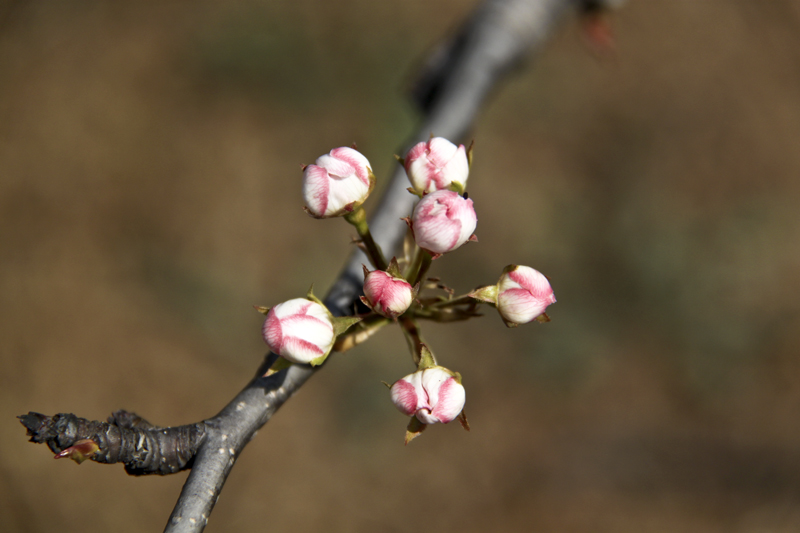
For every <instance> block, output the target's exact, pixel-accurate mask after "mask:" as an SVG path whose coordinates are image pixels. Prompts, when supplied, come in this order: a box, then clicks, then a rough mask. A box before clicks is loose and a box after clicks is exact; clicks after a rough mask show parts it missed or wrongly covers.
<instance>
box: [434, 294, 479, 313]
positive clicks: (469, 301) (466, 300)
mask: <svg viewBox="0 0 800 533" xmlns="http://www.w3.org/2000/svg"><path fill="white" fill-rule="evenodd" d="M476 303H478V304H480V303H484V302H481V301H479V300H476V299H475V298H472V297H471V296H468V295H466V294H465V295H463V296H459V297H458V298H452V299H450V300H442V301H441V302H436V303H432V304H430V305H428V306H426V307H427V308H428V309H445V308H447V307H456V306H459V305H473V304H476Z"/></svg>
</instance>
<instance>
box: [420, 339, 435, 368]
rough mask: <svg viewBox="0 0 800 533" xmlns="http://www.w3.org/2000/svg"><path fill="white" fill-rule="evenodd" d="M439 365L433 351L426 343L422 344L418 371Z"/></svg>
mask: <svg viewBox="0 0 800 533" xmlns="http://www.w3.org/2000/svg"><path fill="white" fill-rule="evenodd" d="M436 366H439V365H437V364H436V358H435V357H434V356H433V353H432V352H431V351H430V350H429V349H428V347H427V346H425V345H424V344H420V353H419V363H418V364H417V371H420V370H426V369H428V368H434V367H436Z"/></svg>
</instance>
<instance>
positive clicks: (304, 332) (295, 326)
mask: <svg viewBox="0 0 800 533" xmlns="http://www.w3.org/2000/svg"><path fill="white" fill-rule="evenodd" d="M261 333H262V335H263V336H264V341H265V342H266V343H267V345H268V346H269V349H270V350H272V351H273V352H275V353H276V354H278V355H280V356H283V357H284V358H286V359H287V360H289V361H291V362H292V363H310V362H312V361H314V360H315V359H319V358H320V357H325V356H327V355H328V354H329V353H330V351H331V348H332V347H333V341H334V340H335V338H336V335H335V333H334V324H333V318H332V317H331V314H330V313H329V312H328V310H327V309H326V308H325V307H324V306H322V305H320V304H318V303H317V302H313V301H311V300H308V299H306V298H295V299H293V300H289V301H286V302H283V303H281V304H278V305H276V306H275V307H273V308H272V309H270V310H269V312H268V313H267V320H266V321H265V322H264V328H263V329H262V331H261Z"/></svg>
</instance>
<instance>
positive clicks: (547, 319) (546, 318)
mask: <svg viewBox="0 0 800 533" xmlns="http://www.w3.org/2000/svg"><path fill="white" fill-rule="evenodd" d="M536 321H537V322H541V323H542V324H544V323H545V322H550V317H549V316H547V313H542V314H541V315H539V316H537V317H536Z"/></svg>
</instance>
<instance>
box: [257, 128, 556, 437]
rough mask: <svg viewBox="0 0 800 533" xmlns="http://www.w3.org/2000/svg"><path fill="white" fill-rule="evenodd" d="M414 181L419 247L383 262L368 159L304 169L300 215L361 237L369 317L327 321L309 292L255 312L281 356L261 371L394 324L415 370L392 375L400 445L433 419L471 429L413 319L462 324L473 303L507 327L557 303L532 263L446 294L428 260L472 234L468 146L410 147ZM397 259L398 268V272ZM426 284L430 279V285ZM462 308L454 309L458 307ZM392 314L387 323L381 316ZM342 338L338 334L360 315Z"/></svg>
mask: <svg viewBox="0 0 800 533" xmlns="http://www.w3.org/2000/svg"><path fill="white" fill-rule="evenodd" d="M398 159H399V160H400V161H401V163H402V164H403V166H404V168H405V171H406V174H407V176H408V179H409V181H410V182H411V185H412V187H411V188H410V189H409V190H410V191H411V192H412V193H413V194H415V195H417V196H419V198H420V199H419V202H418V203H417V205H416V206H415V207H414V209H413V212H412V214H411V216H410V217H409V218H407V219H404V220H406V222H407V224H408V225H409V227H410V230H411V235H412V236H413V238H414V241H415V243H416V246H415V247H413V251H412V250H411V249H410V248H409V249H408V250H406V253H405V254H404V257H403V259H401V261H399V262H398V260H397V259H396V258H392V260H391V261H390V262H388V264H387V261H386V259H385V258H384V256H383V252H382V251H381V249H380V247H379V246H378V245H377V243H376V242H375V241H374V240H373V238H372V236H371V235H370V233H369V226H368V224H367V218H366V213H365V211H364V209H363V208H362V207H361V205H362V204H363V203H364V201H365V200H366V199H367V197H368V195H369V194H370V192H371V191H372V188H373V187H374V185H375V176H374V175H373V173H372V169H371V166H370V163H369V161H368V160H367V158H366V157H364V155H362V154H361V153H359V152H358V151H357V150H355V149H354V148H347V147H341V148H334V149H333V150H331V151H330V153H328V154H325V155H322V156H320V157H319V158H317V160H316V162H315V163H314V164H313V165H307V166H305V167H304V168H303V197H304V200H305V204H306V206H305V209H306V211H307V212H308V213H309V214H310V215H311V216H313V217H315V218H332V217H339V216H342V217H344V218H345V220H347V222H348V223H350V224H352V225H353V226H354V227H355V228H356V231H357V232H358V235H359V240H357V241H356V243H357V244H358V246H359V247H360V248H361V249H362V250H363V251H364V252H365V253H366V254H367V256H368V258H369V260H370V262H371V263H372V264H373V266H374V267H375V270H372V271H370V270H369V269H368V268H367V267H366V266H365V267H364V284H363V292H364V296H363V297H361V301H362V302H363V303H364V304H365V305H366V306H367V307H368V308H369V309H370V310H371V313H366V314H363V315H358V316H353V317H334V316H333V315H332V314H331V312H330V311H329V310H328V309H327V308H326V307H325V305H324V304H323V303H322V302H320V301H319V300H318V299H317V298H316V297H314V295H313V294H312V293H311V292H310V291H309V293H308V295H307V296H306V297H305V298H295V299H292V300H289V301H286V302H283V303H281V304H278V305H276V306H274V307H273V308H272V309H266V308H259V309H260V310H261V311H262V312H264V314H266V315H267V316H266V320H265V322H264V326H263V329H262V334H263V338H264V341H265V342H266V343H267V345H268V346H269V348H270V349H271V350H272V351H273V352H274V353H276V354H278V355H279V356H281V358H280V359H279V360H278V362H276V363H275V364H273V366H272V368H271V369H270V370H269V371H268V372H267V374H266V375H269V374H270V373H273V372H277V371H279V370H280V369H282V368H285V367H287V366H289V365H290V364H294V363H297V364H311V365H319V364H321V363H322V362H323V361H324V360H325V359H326V358H327V357H328V355H329V354H330V352H331V351H332V350H333V349H334V347H335V349H337V350H340V351H344V350H346V349H349V347H352V346H354V345H356V344H358V343H359V342H362V341H363V340H364V339H366V338H367V337H369V336H370V335H371V334H372V332H374V331H375V330H377V328H378V327H380V326H382V325H384V324H386V323H388V322H389V320H392V321H395V322H397V323H399V324H400V325H401V326H402V327H403V329H404V332H405V334H406V337H407V339H408V341H409V346H412V347H413V350H414V354H413V356H414V361H415V363H416V365H417V369H416V371H415V372H413V373H411V374H409V375H407V376H405V377H403V378H402V379H399V380H397V381H396V382H395V383H394V384H393V385H391V386H390V389H391V400H392V402H393V403H394V405H395V406H396V407H397V409H398V410H399V411H400V412H401V413H403V414H404V415H406V416H409V417H411V419H410V422H409V425H408V429H407V432H406V443H408V442H409V441H410V440H411V439H413V438H415V437H416V436H417V435H419V434H420V433H421V432H422V431H423V430H424V429H425V428H426V427H427V425H430V424H436V423H442V424H447V423H449V422H452V421H453V420H455V419H459V421H460V422H461V423H462V425H463V426H464V428H465V429H469V425H468V423H467V420H466V416H465V414H464V404H465V401H466V391H465V389H464V386H463V385H462V382H461V375H460V374H458V373H457V372H453V371H451V370H448V369H447V368H445V367H443V366H440V365H439V364H438V363H437V362H436V359H435V358H434V357H433V354H432V353H431V351H430V350H429V349H428V348H427V346H426V345H425V344H424V343H423V342H422V340H421V338H420V336H419V332H418V330H417V325H416V322H415V321H414V320H415V318H427V319H432V320H439V321H450V320H466V319H469V318H472V317H475V316H480V315H479V314H478V313H477V312H476V308H477V306H478V302H475V300H478V301H479V302H485V303H488V304H490V305H492V306H494V307H496V308H497V310H498V312H499V313H500V316H501V317H502V319H503V321H504V322H505V323H506V325H508V326H509V327H513V326H517V325H519V324H524V323H527V322H531V321H533V320H539V321H547V320H549V317H547V315H546V314H545V310H546V309H547V307H548V306H549V305H551V304H553V303H555V301H556V299H555V296H554V294H553V289H552V287H551V286H550V283H549V281H548V279H547V278H546V277H545V276H544V275H543V274H541V273H540V272H538V271H537V270H534V269H533V268H530V267H527V266H518V265H510V266H508V267H506V268H505V270H504V271H503V274H502V275H501V276H500V279H499V281H498V282H497V283H496V284H495V285H491V286H485V287H480V288H478V289H475V290H474V291H472V292H471V293H469V294H467V295H465V296H462V297H459V298H453V297H452V290H450V289H447V288H446V287H445V286H444V285H442V284H441V283H439V282H438V280H436V279H434V278H425V277H424V275H425V274H426V273H427V269H428V267H430V265H431V261H432V260H433V259H436V258H437V257H440V256H441V255H442V254H445V253H448V252H452V251H453V250H456V249H457V248H459V247H460V246H461V245H463V244H464V243H465V242H467V241H470V240H472V241H475V240H477V239H476V237H475V235H474V232H475V228H476V227H477V222H478V219H477V215H476V214H475V209H474V206H473V201H472V200H471V199H469V197H468V196H467V194H466V192H465V189H466V186H467V179H468V177H469V169H470V164H471V161H472V147H471V146H470V148H469V149H466V148H465V147H464V145H458V146H456V145H455V144H453V143H451V142H450V141H448V140H447V139H444V138H441V137H432V138H431V139H430V140H428V141H426V142H421V143H418V144H417V145H415V146H414V147H412V148H411V150H409V152H408V153H407V154H406V157H405V158H403V159H400V158H398ZM400 263H404V264H405V267H404V268H405V273H403V272H401V269H400ZM431 280H433V281H434V282H435V283H431ZM434 285H435V286H436V287H438V288H439V289H445V290H446V291H448V293H449V294H448V296H447V297H434V298H430V297H429V298H420V299H419V300H417V294H418V292H419V290H420V286H423V287H426V288H430V287H433V286H434ZM459 306H461V307H459ZM387 319H389V320H387ZM362 320H363V322H362V323H361V324H359V326H358V327H357V328H355V330H354V331H353V332H352V333H348V334H347V336H346V338H343V339H339V340H338V341H337V337H339V336H340V335H342V334H343V333H345V332H346V331H347V330H348V328H350V327H351V326H353V325H354V324H356V323H357V322H359V321H362Z"/></svg>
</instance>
